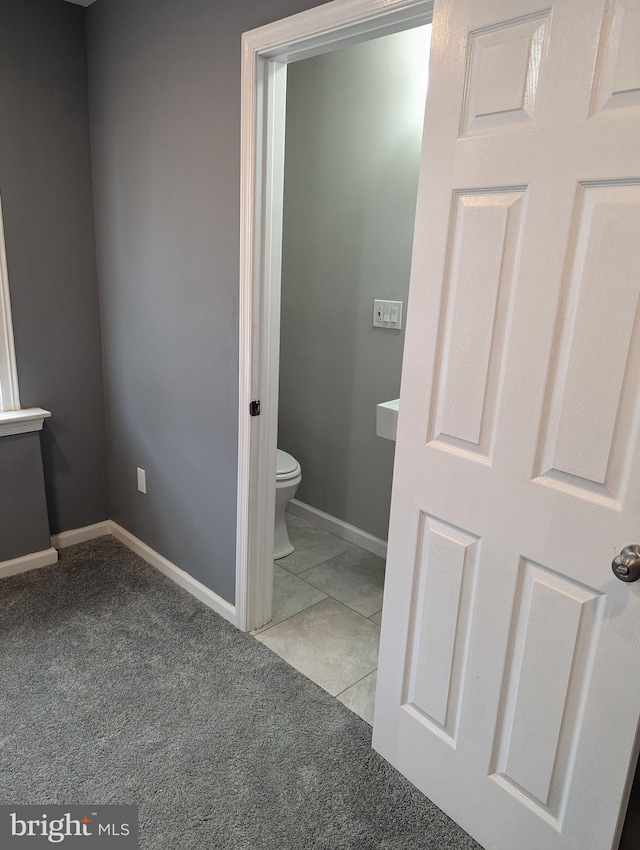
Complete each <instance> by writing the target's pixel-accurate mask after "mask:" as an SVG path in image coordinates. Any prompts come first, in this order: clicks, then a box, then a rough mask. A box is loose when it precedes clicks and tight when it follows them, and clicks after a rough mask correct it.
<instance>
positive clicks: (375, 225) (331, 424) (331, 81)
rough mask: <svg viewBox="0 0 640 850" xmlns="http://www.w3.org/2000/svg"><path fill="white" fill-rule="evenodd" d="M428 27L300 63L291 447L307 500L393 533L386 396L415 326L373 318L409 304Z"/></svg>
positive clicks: (289, 167)
mask: <svg viewBox="0 0 640 850" xmlns="http://www.w3.org/2000/svg"><path fill="white" fill-rule="evenodd" d="M427 39H428V36H427V30H426V28H422V29H421V30H419V31H415V30H414V31H410V32H404V33H398V34H396V35H392V36H387V37H386V38H383V39H378V40H376V41H370V42H367V43H364V44H360V45H357V46H355V47H349V48H346V49H343V50H340V51H337V52H335V53H330V54H326V55H324V56H318V57H315V58H313V59H307V60H304V61H302V62H298V63H296V64H293V65H291V66H290V67H289V71H288V78H287V79H288V88H287V132H286V154H285V204H284V238H283V271H282V329H281V347H280V356H281V359H280V405H279V433H278V445H279V446H280V448H282V449H285V450H286V451H289V452H291V454H293V455H294V456H295V457H296V458H297V459H298V460H299V461H300V463H301V465H302V484H301V486H300V489H299V491H298V496H297V498H298V499H300V500H301V501H303V502H305V503H307V504H309V505H312V506H313V507H316V508H319V509H320V510H322V511H326V512H327V513H329V514H331V515H332V516H335V517H338V518H339V519H342V520H344V521H346V522H348V523H351V524H352V525H355V526H356V527H357V528H360V529H362V530H363V531H367V532H369V533H370V534H373V535H375V536H377V537H381V538H383V539H385V540H386V538H387V531H388V523H389V507H390V499H391V478H392V471H393V453H394V446H395V444H394V443H393V442H391V441H389V440H385V439H382V438H380V437H377V436H376V433H375V426H376V415H375V414H376V404H378V403H379V402H381V401H388V400H389V399H392V398H397V397H398V395H399V394H400V371H401V365H402V346H403V342H404V330H402V331H400V332H398V331H392V330H385V329H381V328H373V327H372V324H371V322H372V315H373V301H374V298H383V299H391V300H398V301H404V303H405V309H406V299H407V292H408V288H409V270H410V264H411V246H412V240H413V223H414V215H415V204H416V193H417V185H418V163H419V155H420V145H421V138H422V117H423V110H424V94H425V82H424V78H423V81H422V82H421V80H420V73H419V70H420V71H422V72H423V73H424V71H425V69H426V66H427V44H428V41H427Z"/></svg>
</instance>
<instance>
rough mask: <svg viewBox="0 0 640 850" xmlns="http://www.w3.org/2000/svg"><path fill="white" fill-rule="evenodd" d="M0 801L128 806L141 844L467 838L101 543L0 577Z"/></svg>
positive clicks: (348, 735) (235, 640) (316, 705)
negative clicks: (136, 812)
mask: <svg viewBox="0 0 640 850" xmlns="http://www.w3.org/2000/svg"><path fill="white" fill-rule="evenodd" d="M0 688H1V691H0V803H7V804H12V805H19V804H41V803H44V804H55V803H59V804H63V805H71V804H86V805H89V804H98V805H100V804H106V803H128V804H134V805H137V806H138V807H139V813H140V847H141V848H143V850H211V848H225V850H226V848H229V850H236V848H243V850H244V848H246V850H271V848H273V850H275V848H285V850H288V848H291V850H294V848H295V850H306V848H327V850H329V848H331V850H338V848H354V850H355V848H357V850H367V848H385V850H396V848H407V850H408V848H412V850H415V848H425V849H426V848H429V850H454V848H455V850H472V848H477V847H478V845H477V844H476V843H475V842H474V841H472V839H471V838H470V837H469V836H468V835H467V834H466V833H465V832H463V831H462V830H461V829H460V828H459V827H458V826H457V825H456V824H454V823H453V821H451V820H450V819H449V818H448V817H447V816H446V815H444V814H443V813H442V812H441V811H440V810H439V809H437V808H436V807H435V806H434V805H433V804H432V803H431V802H430V801H429V800H427V799H426V798H425V797H423V796H422V795H421V794H420V793H418V791H416V790H415V789H414V788H413V787H412V786H411V785H410V784H409V783H408V782H407V781H406V780H405V779H404V778H403V777H402V776H400V775H399V774H398V773H397V772H396V771H395V770H394V769H393V768H391V767H390V766H389V765H388V764H387V763H386V762H385V761H384V760H383V759H382V758H380V757H379V756H378V755H377V754H376V753H374V752H373V750H372V749H371V729H370V728H369V726H368V725H367V724H366V723H365V722H364V721H363V720H360V718H358V717H357V716H356V715H354V714H352V713H351V712H350V711H349V709H347V708H345V706H343V705H342V704H341V703H339V702H338V701H337V700H336V699H334V698H333V697H331V696H330V695H329V694H328V693H326V692H325V691H323V690H321V689H320V688H319V687H317V686H316V685H314V684H313V683H312V682H310V681H309V680H308V679H306V678H305V677H304V676H302V675H301V674H300V673H298V672H297V671H296V670H294V669H293V668H291V667H289V665H288V664H286V663H285V662H284V661H282V660H281V659H280V658H278V657H277V656H276V655H274V654H273V653H272V652H271V651H270V650H269V649H267V648H266V647H264V646H262V645H261V644H260V643H259V642H258V641H256V640H255V639H254V638H253V637H251V636H249V635H245V634H242V633H241V632H239V631H238V630H237V629H235V628H233V626H231V625H230V624H229V623H227V622H225V621H224V620H223V619H222V618H220V617H218V616H217V615H216V614H215V613H213V612H212V611H211V610H210V609H208V608H207V607H205V606H204V605H202V604H201V603H200V602H198V601H197V600H195V599H193V598H192V597H191V596H189V595H188V594H187V593H186V592H185V591H183V590H181V589H180V588H178V587H177V586H176V585H174V584H172V583H171V582H170V581H168V580H167V579H165V578H164V577H163V576H161V575H160V574H159V573H157V572H155V571H154V570H153V569H152V568H150V567H149V566H148V565H147V564H145V563H144V562H143V561H141V560H140V559H139V558H138V557H136V556H135V555H133V554H132V553H131V552H129V551H128V550H127V549H126V548H125V547H123V546H122V545H121V544H120V543H118V542H117V541H115V540H114V539H113V538H110V537H104V538H100V539H99V540H95V541H92V542H91V543H84V544H81V545H79V546H74V547H71V548H69V549H66V550H64V551H63V552H62V553H61V558H60V563H59V564H58V565H56V566H54V567H49V568H46V569H42V570H35V571H33V572H30V573H25V574H23V575H20V576H14V577H12V578H7V579H3V580H0Z"/></svg>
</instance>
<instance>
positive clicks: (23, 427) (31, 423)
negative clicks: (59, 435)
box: [0, 407, 51, 437]
mask: <svg viewBox="0 0 640 850" xmlns="http://www.w3.org/2000/svg"><path fill="white" fill-rule="evenodd" d="M49 416H51V413H50V412H49V411H48V410H43V409H42V408H41V407H27V408H25V409H24V410H5V411H3V412H0V437H8V436H10V435H11V434H26V433H27V432H29V431H41V430H42V426H43V424H44V420H45V419H48V417H49Z"/></svg>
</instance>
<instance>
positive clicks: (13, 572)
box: [0, 547, 58, 578]
mask: <svg viewBox="0 0 640 850" xmlns="http://www.w3.org/2000/svg"><path fill="white" fill-rule="evenodd" d="M57 561H58V552H57V551H56V550H55V549H54V548H53V547H51V549H43V551H42V552H33V553H32V554H31V555H23V556H22V557H21V558H13V559H12V560H11V561H2V562H1V563H0V578H8V577H9V576H17V575H18V574H19V573H26V572H28V571H29V570H37V569H39V568H40V567H49V566H51V564H55V563H57Z"/></svg>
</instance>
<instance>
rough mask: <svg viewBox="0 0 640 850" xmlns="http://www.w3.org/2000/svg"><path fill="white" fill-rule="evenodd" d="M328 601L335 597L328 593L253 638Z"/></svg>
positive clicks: (315, 588) (262, 629)
mask: <svg viewBox="0 0 640 850" xmlns="http://www.w3.org/2000/svg"><path fill="white" fill-rule="evenodd" d="M309 587H313V585H311V584H310V585H309ZM313 589H314V590H318V588H317V587H314V588H313ZM320 592H321V593H324V591H323V590H321V591H320ZM327 599H333V596H329V594H328V593H326V594H325V597H324V599H318V601H317V602H312V603H311V605H307V607H306V608H301V609H300V610H299V611H296V612H295V614H290V615H289V616H288V617H285V618H284V620H278V622H277V623H272V624H271V625H270V626H261V627H260V631H258V632H255V633H254V632H251V634H252V636H253V637H258V635H261V634H264V632H268V631H269V629H273V628H274V627H275V626H281V625H282V623H286V622H287V620H291V619H292V618H293V617H297V616H298V614H304V612H305V611H309V609H311V608H315V607H316V605H319V604H320V603H321V602H326V601H327ZM333 601H334V602H337V601H338V600H337V599H333ZM349 610H350V611H351V610H353V609H352V608H350V609H349ZM354 613H357V612H354ZM373 625H374V626H375V623H374V624H373Z"/></svg>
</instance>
